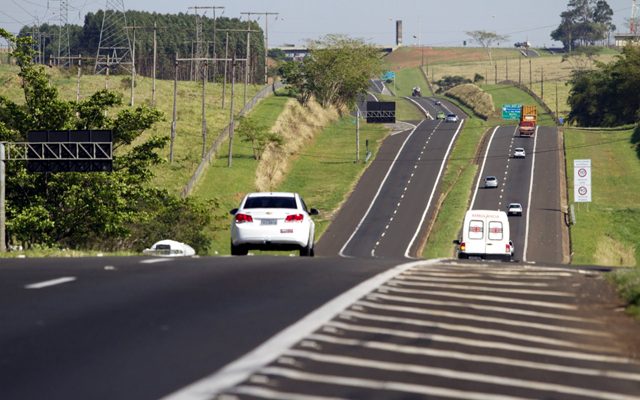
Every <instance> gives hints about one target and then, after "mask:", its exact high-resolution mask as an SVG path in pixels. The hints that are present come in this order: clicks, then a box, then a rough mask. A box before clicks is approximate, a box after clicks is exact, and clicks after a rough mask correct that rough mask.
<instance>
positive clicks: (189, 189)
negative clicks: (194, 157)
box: [181, 82, 284, 198]
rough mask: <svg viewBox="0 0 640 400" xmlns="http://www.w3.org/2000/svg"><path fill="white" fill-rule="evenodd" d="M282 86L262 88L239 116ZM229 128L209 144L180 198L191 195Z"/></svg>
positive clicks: (280, 84) (225, 128) (224, 129)
mask: <svg viewBox="0 0 640 400" xmlns="http://www.w3.org/2000/svg"><path fill="white" fill-rule="evenodd" d="M283 86H284V84H283V83H282V82H275V83H274V84H272V85H267V86H265V87H264V88H262V90H260V91H259V92H258V93H257V94H256V95H255V96H253V98H252V99H251V100H249V101H248V102H247V104H245V105H244V107H242V110H240V113H239V116H241V117H242V116H244V115H246V114H247V113H248V112H249V111H251V110H252V109H253V107H255V106H256V104H258V102H259V101H260V100H262V99H264V98H265V97H269V96H271V95H272V94H273V93H275V91H276V90H278V89H280V88H281V87H283ZM229 128H230V127H229V125H227V126H225V127H224V128H223V129H222V131H221V132H220V133H219V134H218V137H217V138H216V139H215V140H214V141H213V143H212V144H211V147H209V150H208V151H207V153H206V154H205V156H204V158H203V159H202V160H201V161H200V164H198V168H196V170H195V172H194V173H193V175H192V176H191V178H190V179H189V182H188V183H187V184H186V185H185V187H184V188H183V189H182V192H181V196H182V197H183V198H185V197H187V196H189V195H190V194H191V192H192V191H193V188H194V187H195V186H196V184H197V183H198V181H199V180H200V178H201V177H202V174H203V173H204V172H205V170H206V169H207V166H208V165H209V163H210V162H211V160H212V159H213V158H214V157H215V155H216V153H217V152H218V150H219V149H220V146H222V143H224V141H225V140H227V138H228V137H229Z"/></svg>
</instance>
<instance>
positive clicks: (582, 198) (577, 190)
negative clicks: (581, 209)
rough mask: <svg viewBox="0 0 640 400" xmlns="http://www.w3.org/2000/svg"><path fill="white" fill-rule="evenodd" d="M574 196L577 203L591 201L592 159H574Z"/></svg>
mask: <svg viewBox="0 0 640 400" xmlns="http://www.w3.org/2000/svg"><path fill="white" fill-rule="evenodd" d="M573 198H574V201H575V202H576V203H590V202H591V160H573Z"/></svg>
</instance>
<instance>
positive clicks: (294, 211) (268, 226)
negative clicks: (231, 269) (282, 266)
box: [230, 192, 318, 257]
mask: <svg viewBox="0 0 640 400" xmlns="http://www.w3.org/2000/svg"><path fill="white" fill-rule="evenodd" d="M230 213H231V215H233V216H234V218H233V221H232V222H231V255H234V256H242V255H247V253H248V252H249V250H253V249H257V250H299V252H300V255H301V256H308V257H312V256H313V255H314V237H315V223H314V222H313V220H312V219H311V215H318V210H316V209H315V208H311V209H308V208H307V205H306V204H305V203H304V201H303V200H302V197H300V195H299V194H297V193H283V192H275V193H268V192H258V193H249V194H248V195H246V196H245V197H244V199H243V200H242V202H241V203H240V207H238V208H234V209H233V210H231V211H230Z"/></svg>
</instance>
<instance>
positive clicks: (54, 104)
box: [0, 29, 208, 251]
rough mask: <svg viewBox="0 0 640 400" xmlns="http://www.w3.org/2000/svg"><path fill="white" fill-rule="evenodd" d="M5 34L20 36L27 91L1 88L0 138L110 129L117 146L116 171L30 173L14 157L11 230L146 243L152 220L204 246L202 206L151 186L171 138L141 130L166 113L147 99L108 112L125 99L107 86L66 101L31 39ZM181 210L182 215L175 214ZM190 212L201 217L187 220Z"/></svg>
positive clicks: (18, 54) (31, 240) (112, 246)
mask: <svg viewBox="0 0 640 400" xmlns="http://www.w3.org/2000/svg"><path fill="white" fill-rule="evenodd" d="M0 36H1V37H3V38H5V39H6V40H7V41H8V42H10V43H15V50H14V51H13V53H12V56H13V57H15V59H16V60H17V64H18V66H19V67H20V72H19V76H20V77H21V78H22V82H23V90H24V94H25V103H24V104H17V103H14V102H12V101H10V100H9V99H7V98H6V97H4V96H1V95H0V117H1V118H0V120H1V121H2V122H1V123H0V140H6V141H24V139H25V138H26V135H27V133H28V132H29V131H31V130H63V129H111V130H112V131H113V135H114V142H113V145H114V151H115V155H114V160H113V165H114V168H113V172H112V173H97V172H95V173H46V174H45V173H39V174H36V173H28V172H27V171H26V168H25V165H24V164H23V163H20V162H18V161H15V162H11V164H10V165H9V171H10V173H9V174H7V220H8V223H7V228H8V233H9V235H8V237H10V238H13V240H15V241H17V242H20V243H21V244H22V245H23V246H25V247H29V246H32V245H35V244H41V245H47V246H51V245H60V246H66V247H71V248H85V249H86V248H100V249H107V250H116V249H133V250H142V249H143V248H144V247H145V246H149V245H150V244H151V243H148V242H147V241H148V240H149V239H148V238H149V237H150V235H149V234H148V230H149V229H143V228H140V227H145V226H146V227H149V226H153V227H154V228H156V229H157V232H160V233H161V234H165V233H176V235H178V236H176V237H172V239H176V240H182V241H186V240H184V239H188V240H189V241H192V243H193V244H194V245H195V246H194V248H196V250H197V251H205V250H206V247H207V243H208V242H207V241H206V240H205V237H204V236H203V234H202V228H203V226H206V225H207V223H208V221H207V217H206V215H204V213H203V212H202V210H201V208H200V207H201V206H200V205H195V204H194V203H193V202H192V201H190V200H180V199H177V198H174V197H172V196H170V195H169V194H168V193H167V192H166V191H163V190H158V189H154V188H151V187H149V181H150V179H151V177H152V172H151V167H152V166H153V165H155V164H158V163H160V162H161V161H162V160H161V158H160V157H159V156H158V153H157V152H158V151H159V150H160V149H162V148H163V147H164V145H165V144H166V143H167V137H151V138H148V139H145V140H143V139H141V138H140V135H141V134H142V132H144V131H145V130H147V129H149V128H150V127H151V126H153V124H154V123H155V122H157V121H158V120H159V119H160V118H162V114H161V113H160V112H159V111H157V110H155V109H153V108H148V107H146V106H140V107H138V108H135V109H127V108H125V109H122V110H121V111H119V112H118V113H117V114H115V117H109V116H108V115H107V114H106V113H105V112H104V111H105V110H108V109H109V108H114V107H120V106H122V99H121V98H120V97H119V96H118V95H116V94H114V93H111V92H108V91H99V92H97V93H95V94H93V95H92V96H91V97H89V98H88V99H85V100H83V101H80V102H68V101H64V100H61V99H60V98H59V96H58V92H57V89H56V88H55V87H53V86H51V85H50V84H49V80H48V78H47V76H46V74H45V72H44V68H43V67H42V66H40V65H35V64H33V63H32V59H33V55H34V53H33V50H32V41H31V39H30V38H28V37H20V38H15V37H14V36H13V35H11V34H10V33H8V32H7V31H6V30H3V29H0ZM175 212H178V213H179V214H178V215H173V213H175ZM167 214H171V215H172V218H173V219H172V218H168V217H167ZM184 215H191V216H193V215H195V216H198V218H184V219H181V217H182V216H184ZM207 215H208V214H207ZM176 220H180V223H181V224H183V226H182V227H181V230H179V231H176V230H175V227H174V226H173V224H175V223H176ZM162 221H165V222H164V223H162ZM198 235H200V236H198Z"/></svg>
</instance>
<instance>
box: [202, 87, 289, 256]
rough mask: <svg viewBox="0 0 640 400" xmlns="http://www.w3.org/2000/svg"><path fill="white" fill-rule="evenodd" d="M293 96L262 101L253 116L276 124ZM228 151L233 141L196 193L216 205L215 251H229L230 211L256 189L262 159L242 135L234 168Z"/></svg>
mask: <svg viewBox="0 0 640 400" xmlns="http://www.w3.org/2000/svg"><path fill="white" fill-rule="evenodd" d="M290 99H291V98H290V97H285V96H271V97H268V98H266V99H264V100H262V101H260V103H258V105H257V106H256V107H255V108H254V110H253V111H252V112H251V113H250V115H251V116H252V117H253V118H256V120H258V121H260V122H261V123H262V124H263V125H265V126H268V127H272V126H273V125H274V123H275V121H276V119H277V118H278V116H279V115H280V113H281V112H282V110H283V109H284V107H285V104H286V103H287V102H288V101H289V100H290ZM228 151H229V142H228V141H226V142H225V143H224V144H223V145H222V147H221V148H220V151H219V152H218V157H217V158H216V159H214V160H213V162H212V163H211V166H210V167H209V168H208V169H207V171H206V172H205V174H204V175H203V177H202V179H201V181H200V182H199V183H198V185H197V186H196V188H195V190H194V191H193V194H192V196H193V197H196V198H199V199H202V200H207V201H211V202H214V205H215V211H214V215H213V218H214V224H213V226H212V227H210V228H209V232H208V233H209V235H210V237H211V238H212V246H211V250H210V253H211V254H228V253H229V223H230V216H229V214H228V211H229V210H231V209H232V208H235V207H237V206H238V204H239V203H240V200H242V197H243V196H244V195H245V194H246V193H247V192H251V191H253V190H255V178H256V168H257V167H258V161H256V160H255V159H254V158H253V151H252V149H251V146H250V145H249V144H247V143H243V142H241V141H240V139H239V138H238V137H235V138H234V145H233V158H232V166H231V168H229V167H228Z"/></svg>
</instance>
